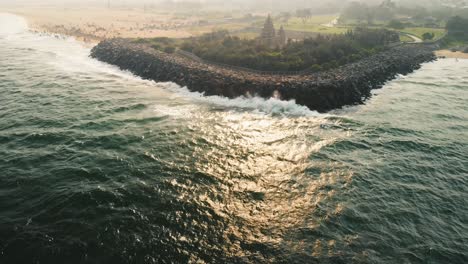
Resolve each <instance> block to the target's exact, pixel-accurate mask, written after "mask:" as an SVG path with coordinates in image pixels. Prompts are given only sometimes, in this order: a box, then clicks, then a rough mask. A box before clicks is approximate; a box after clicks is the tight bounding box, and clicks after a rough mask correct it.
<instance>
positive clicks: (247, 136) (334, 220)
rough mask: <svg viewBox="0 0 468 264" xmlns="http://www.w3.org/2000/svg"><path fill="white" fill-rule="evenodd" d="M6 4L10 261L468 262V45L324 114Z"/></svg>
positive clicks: (4, 195) (0, 214)
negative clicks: (46, 23) (116, 58)
mask: <svg viewBox="0 0 468 264" xmlns="http://www.w3.org/2000/svg"><path fill="white" fill-rule="evenodd" d="M89 51H90V50H89V48H87V47H84V46H83V45H82V44H81V43H79V42H77V41H75V40H73V39H71V38H63V37H61V36H53V35H52V36H51V35H41V34H36V33H32V32H29V31H28V30H27V26H26V23H25V21H24V20H23V19H22V18H19V17H16V16H12V15H6V14H3V15H0V263H5V264H9V263H44V264H51V263H52V264H53V263H71V264H73V263H96V264H97V263H117V264H118V263H468V61H467V60H458V61H456V60H455V59H442V60H438V61H436V62H431V63H427V64H424V65H423V66H422V68H421V69H420V70H418V71H416V72H415V73H412V74H410V75H408V76H399V77H398V78H397V79H396V80H394V81H391V82H389V83H387V84H386V85H385V86H384V87H383V88H382V89H379V90H376V91H375V93H374V95H373V96H372V98H371V99H370V100H368V101H367V102H366V104H365V105H360V106H351V107H346V108H344V109H341V110H336V111H333V112H330V113H327V114H318V113H316V112H313V111H310V110H308V109H307V108H305V107H302V106H299V105H297V104H295V103H294V102H283V101H280V100H278V99H274V98H272V99H269V100H264V99H259V98H255V97H254V98H239V99H234V100H229V99H226V98H221V97H216V96H213V97H203V96H202V95H201V94H197V93H191V92H189V91H188V90H187V89H186V88H183V87H179V86H177V85H175V84H172V83H155V82H151V81H145V80H141V79H139V78H138V77H136V76H133V75H131V74H130V73H128V72H123V71H120V70H119V69H117V68H115V67H113V66H110V65H106V64H104V63H101V62H98V61H96V60H93V59H91V58H89V57H88V55H89Z"/></svg>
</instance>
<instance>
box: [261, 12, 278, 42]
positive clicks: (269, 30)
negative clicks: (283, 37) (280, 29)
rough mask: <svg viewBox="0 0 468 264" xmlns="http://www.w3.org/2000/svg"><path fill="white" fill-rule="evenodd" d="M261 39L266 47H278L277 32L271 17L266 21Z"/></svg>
mask: <svg viewBox="0 0 468 264" xmlns="http://www.w3.org/2000/svg"><path fill="white" fill-rule="evenodd" d="M260 39H261V41H262V43H263V44H264V45H267V46H268V47H270V48H273V47H274V46H276V30H275V26H274V25H273V20H272V19H271V16H270V15H268V18H267V19H266V21H265V24H264V26H263V29H262V34H261V35H260Z"/></svg>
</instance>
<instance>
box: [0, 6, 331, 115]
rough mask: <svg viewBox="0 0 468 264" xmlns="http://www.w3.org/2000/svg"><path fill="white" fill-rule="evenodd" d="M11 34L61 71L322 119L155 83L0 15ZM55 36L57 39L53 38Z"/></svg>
mask: <svg viewBox="0 0 468 264" xmlns="http://www.w3.org/2000/svg"><path fill="white" fill-rule="evenodd" d="M1 34H6V35H7V36H11V35H14V38H15V39H18V40H19V39H20V40H21V42H19V43H21V44H22V45H24V44H26V47H28V48H31V47H32V48H34V49H35V50H37V51H40V52H44V53H50V54H53V56H54V57H53V58H51V59H50V60H49V61H48V63H49V64H51V65H53V66H54V67H57V68H59V69H60V70H62V71H66V72H73V73H76V74H83V75H87V74H90V73H98V74H99V75H100V76H101V77H106V78H109V79H112V80H115V79H116V78H117V79H121V80H125V81H131V82H137V83H140V84H143V85H145V86H151V87H155V88H160V89H162V90H165V91H169V92H170V93H172V94H174V95H176V96H178V97H180V99H181V100H187V99H188V101H192V102H195V103H204V104H211V105H216V106H219V107H223V108H226V109H228V110H234V109H237V110H239V109H243V110H249V111H253V112H254V113H260V114H269V115H284V116H323V115H321V114H319V113H318V112H315V111H311V110H309V109H308V108H307V107H305V106H301V105H298V104H296V102H295V101H282V100H279V99H276V98H269V99H264V98H260V97H238V98H235V99H229V98H227V97H222V96H204V94H202V93H198V92H191V91H189V90H188V89H187V88H186V87H180V86H179V85H177V84H175V83H157V82H154V81H150V80H143V79H142V78H140V77H138V76H136V75H134V74H132V73H130V72H128V71H123V70H120V69H119V68H118V67H116V66H113V65H110V64H107V63H103V62H100V61H98V60H95V59H91V58H90V57H89V53H90V49H89V48H87V47H85V46H84V45H82V43H81V42H79V41H77V40H76V39H74V38H73V37H65V36H59V35H55V34H38V33H32V32H29V31H28V26H27V23H26V20H25V19H23V18H21V17H19V16H16V15H10V14H0V35H1ZM57 36H58V37H57Z"/></svg>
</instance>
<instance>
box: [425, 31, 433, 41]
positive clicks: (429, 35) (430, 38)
mask: <svg viewBox="0 0 468 264" xmlns="http://www.w3.org/2000/svg"><path fill="white" fill-rule="evenodd" d="M434 36H435V34H434V33H429V32H426V33H424V34H423V35H422V37H423V40H433V39H434Z"/></svg>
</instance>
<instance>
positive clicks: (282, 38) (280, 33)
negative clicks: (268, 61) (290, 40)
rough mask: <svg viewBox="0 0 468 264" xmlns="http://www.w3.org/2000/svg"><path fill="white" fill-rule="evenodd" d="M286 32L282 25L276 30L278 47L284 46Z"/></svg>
mask: <svg viewBox="0 0 468 264" xmlns="http://www.w3.org/2000/svg"><path fill="white" fill-rule="evenodd" d="M286 42H287V39H286V32H285V31H284V28H283V26H281V28H280V30H279V31H278V46H279V47H280V48H282V47H284V46H286Z"/></svg>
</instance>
